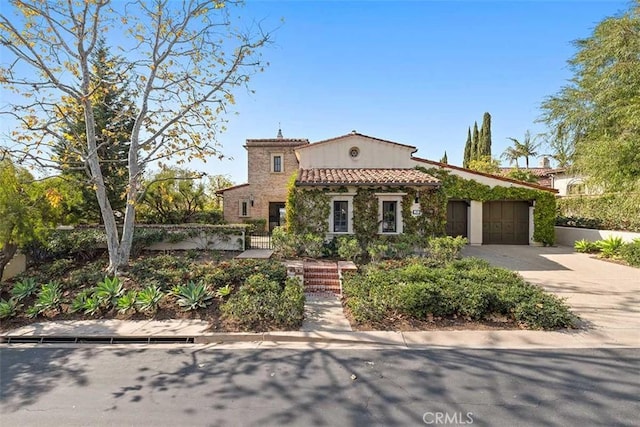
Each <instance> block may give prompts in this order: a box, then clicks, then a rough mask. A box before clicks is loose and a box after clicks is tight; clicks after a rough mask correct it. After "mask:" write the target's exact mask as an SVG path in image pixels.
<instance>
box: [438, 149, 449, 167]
mask: <svg viewBox="0 0 640 427" xmlns="http://www.w3.org/2000/svg"><path fill="white" fill-rule="evenodd" d="M440 163H444V164H445V165H446V164H447V163H449V159H448V158H447V150H445V151H444V156H442V158H441V159H440Z"/></svg>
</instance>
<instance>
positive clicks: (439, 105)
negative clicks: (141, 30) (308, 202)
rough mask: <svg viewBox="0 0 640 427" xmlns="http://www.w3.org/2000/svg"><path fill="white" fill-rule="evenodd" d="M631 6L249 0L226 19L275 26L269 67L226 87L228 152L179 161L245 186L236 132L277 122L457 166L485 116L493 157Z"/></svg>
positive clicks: (287, 132)
mask: <svg viewBox="0 0 640 427" xmlns="http://www.w3.org/2000/svg"><path fill="white" fill-rule="evenodd" d="M114 1H116V2H118V1H122V2H124V0H114ZM172 1H174V2H175V3H174V4H179V2H180V0H172ZM0 4H2V0H0ZM629 5H630V3H629V1H613V0H608V1H590V0H582V1H578V0H574V1H537V0H531V1H524V0H512V1H475V0H466V1H465V0H456V1H431V0H422V1H373V0H368V1H365V0H362V1H329V0H325V1H305V0H290V1H282V0H247V1H246V5H245V6H244V7H243V8H241V9H240V10H238V11H236V15H240V19H241V21H242V23H243V25H246V26H247V27H248V26H250V25H251V23H252V22H254V21H255V22H260V25H261V26H262V27H263V28H264V29H266V30H273V34H272V40H273V43H272V44H270V45H268V46H267V47H265V48H264V50H263V51H262V54H263V59H264V60H265V61H267V62H269V63H270V65H269V66H268V67H267V68H266V69H265V71H264V72H263V73H260V74H257V75H255V76H253V78H252V80H251V82H250V89H251V90H253V91H255V93H249V92H247V91H246V90H245V89H243V88H239V89H238V90H237V92H236V93H235V99H236V105H235V106H234V110H235V111H236V112H237V113H238V114H233V115H229V116H228V117H227V118H228V120H229V122H228V123H227V131H226V132H224V133H222V134H220V135H219V137H218V143H219V144H221V146H222V148H221V151H222V153H223V154H224V155H225V156H226V158H225V159H223V160H218V159H217V158H213V159H211V160H210V161H208V162H207V163H200V162H192V163H190V164H189V165H188V167H189V168H191V169H192V170H196V171H200V172H206V173H207V174H210V175H219V174H220V175H226V176H228V177H229V178H230V179H231V180H232V181H233V182H234V183H236V184H240V183H243V182H246V179H247V153H246V150H245V149H244V147H243V145H244V144H245V141H246V139H255V138H274V137H276V135H277V133H278V128H279V127H281V129H282V133H283V134H284V137H285V138H307V139H309V141H310V142H316V141H320V140H324V139H328V138H333V137H336V136H340V135H345V134H347V133H350V132H351V131H352V130H356V131H357V132H359V133H361V134H365V135H370V136H373V137H376V138H381V139H387V140H390V141H395V142H399V143H402V144H407V145H413V146H415V147H417V149H418V151H417V153H416V154H415V155H416V156H419V157H423V158H428V159H431V160H439V159H440V158H442V156H443V154H444V153H445V151H446V153H447V157H448V161H449V163H450V164H454V165H462V155H463V151H464V145H465V141H466V137H467V128H468V127H470V126H473V123H474V121H477V122H478V126H480V124H481V122H482V117H483V114H484V113H485V112H489V113H490V114H491V116H492V126H491V128H492V139H493V146H492V153H493V155H494V157H498V158H499V157H500V154H501V153H502V152H503V151H504V149H505V148H506V147H507V146H509V145H510V144H511V142H510V141H509V140H508V137H514V138H518V139H521V138H522V137H523V136H524V134H525V132H526V131H527V130H530V131H531V133H532V134H534V135H535V134H538V133H541V132H544V131H545V130H546V129H545V128H544V126H543V125H542V124H540V123H536V119H538V118H539V117H540V115H541V110H540V104H541V103H542V101H543V100H544V99H545V98H546V97H548V96H551V95H553V94H555V93H557V92H558V91H559V90H560V89H561V87H562V86H563V85H565V84H566V83H567V80H568V79H569V78H571V71H570V70H569V68H568V66H567V60H568V59H570V58H571V56H572V55H573V54H574V53H575V48H574V45H573V44H572V41H574V40H576V39H580V38H585V37H588V36H589V35H591V34H592V31H593V29H594V27H595V26H596V25H597V24H598V22H600V21H602V20H603V19H604V18H606V17H608V16H613V15H616V14H619V13H620V12H622V11H625V10H627V9H628V7H629ZM116 38H119V37H118V36H117V37H116ZM110 42H112V43H114V42H115V43H122V40H120V41H118V40H107V43H108V44H112V43H110ZM0 59H1V58H0ZM4 93H5V95H6V92H4ZM0 95H2V94H1V93H0ZM5 102H8V100H5ZM8 127H11V126H9V124H8V123H5V124H4V125H2V128H3V129H6V128H8ZM5 133H6V132H5ZM542 151H544V150H542ZM536 163H537V162H536Z"/></svg>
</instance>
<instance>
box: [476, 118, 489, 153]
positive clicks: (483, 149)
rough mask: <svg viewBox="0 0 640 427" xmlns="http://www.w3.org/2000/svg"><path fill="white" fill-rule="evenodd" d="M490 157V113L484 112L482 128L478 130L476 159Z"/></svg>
mask: <svg viewBox="0 0 640 427" xmlns="http://www.w3.org/2000/svg"><path fill="white" fill-rule="evenodd" d="M486 156H489V157H491V114H489V113H484V116H483V117H482V128H481V130H480V142H479V145H478V159H481V158H482V157H486Z"/></svg>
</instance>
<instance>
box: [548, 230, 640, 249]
mask: <svg viewBox="0 0 640 427" xmlns="http://www.w3.org/2000/svg"><path fill="white" fill-rule="evenodd" d="M555 228H556V244H558V245H564V246H573V244H574V243H575V242H576V241H578V240H582V239H584V240H587V241H589V242H595V241H597V240H603V239H606V238H608V237H610V236H619V237H622V240H623V241H625V242H631V241H632V240H633V239H640V233H632V232H630V231H615V230H596V229H593V228H576V227H560V226H556V227H555Z"/></svg>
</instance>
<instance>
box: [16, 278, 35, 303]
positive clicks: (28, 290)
mask: <svg viewBox="0 0 640 427" xmlns="http://www.w3.org/2000/svg"><path fill="white" fill-rule="evenodd" d="M36 289H38V283H37V282H36V281H35V280H34V279H32V278H31V277H27V278H26V279H22V280H21V281H19V282H16V283H15V285H13V289H11V296H12V297H13V298H15V299H16V300H17V301H22V300H23V299H25V298H28V297H30V296H31V295H33V293H34V292H35V291H36Z"/></svg>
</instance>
